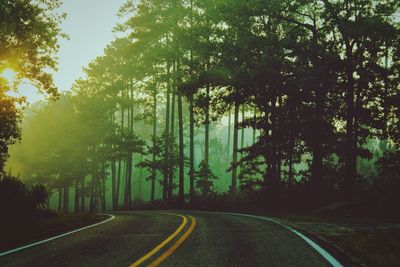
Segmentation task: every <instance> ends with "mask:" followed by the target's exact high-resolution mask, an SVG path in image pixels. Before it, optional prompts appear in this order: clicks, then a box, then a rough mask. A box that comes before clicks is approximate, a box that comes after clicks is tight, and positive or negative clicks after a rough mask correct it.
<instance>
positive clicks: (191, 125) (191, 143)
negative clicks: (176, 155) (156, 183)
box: [189, 93, 195, 201]
mask: <svg viewBox="0 0 400 267" xmlns="http://www.w3.org/2000/svg"><path fill="white" fill-rule="evenodd" d="M189 116H190V118H189V154H190V155H189V175H190V200H191V201H193V198H194V192H195V191H194V190H195V189H194V110H193V94H192V93H191V94H190V95H189Z"/></svg>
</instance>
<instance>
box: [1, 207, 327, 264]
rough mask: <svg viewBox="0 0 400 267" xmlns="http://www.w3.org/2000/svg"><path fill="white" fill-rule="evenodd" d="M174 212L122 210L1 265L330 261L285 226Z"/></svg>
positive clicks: (216, 215) (240, 218)
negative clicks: (126, 211)
mask: <svg viewBox="0 0 400 267" xmlns="http://www.w3.org/2000/svg"><path fill="white" fill-rule="evenodd" d="M174 213H175V214H180V215H183V217H184V218H183V217H179V216H177V215H174V214H166V213H163V212H157V211H138V212H129V213H117V214H114V215H115V219H114V220H112V221H110V222H107V223H105V224H102V225H99V226H96V227H93V228H90V229H86V230H83V231H81V232H77V233H74V234H71V235H68V236H65V237H62V238H59V239H56V240H53V241H50V242H48V243H45V244H41V245H38V246H35V247H32V248H28V249H25V250H23V251H19V252H16V253H13V254H10V255H6V256H3V257H0V266H2V267H6V266H96V267H97V266H125V267H126V266H130V265H132V264H133V263H135V262H136V263H138V260H139V259H141V258H142V262H141V265H140V266H147V265H149V264H152V263H153V266H156V265H157V264H158V263H161V264H160V266H185V267H186V266H307V267H308V266H329V264H328V263H327V262H326V261H325V259H324V258H323V257H322V256H320V255H319V254H318V253H317V252H316V251H315V250H314V249H313V248H312V247H311V246H309V245H308V244H307V243H306V242H304V240H302V239H301V238H299V237H298V236H296V235H295V234H294V233H292V232H290V231H288V230H287V229H285V228H283V227H282V226H280V225H277V224H274V223H271V222H268V221H265V220H260V219H257V218H250V217H244V216H237V215H229V214H222V213H211V212H188V211H181V212H176V211H175V212H174ZM190 216H191V217H190ZM173 233H174V234H175V235H174V234H173ZM168 238H169V239H168ZM166 239H167V240H166ZM149 252H150V253H149ZM146 255H147V256H146ZM143 256H145V257H144V258H143Z"/></svg>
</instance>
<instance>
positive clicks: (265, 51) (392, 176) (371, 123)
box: [0, 0, 400, 212]
mask: <svg viewBox="0 0 400 267" xmlns="http://www.w3.org/2000/svg"><path fill="white" fill-rule="evenodd" d="M17 2H18V1H17ZM22 2H23V1H22ZM22 2H21V3H22ZM39 2H42V4H46V3H47V5H49V6H48V8H49V9H48V10H54V9H56V8H57V5H58V4H59V3H58V2H57V1H39ZM23 3H25V2H23ZM52 3H53V4H52ZM0 5H3V4H0ZM21 5H22V4H21ZM25 5H28V4H26V3H25ZM12 8H16V7H15V6H14V7H9V9H4V10H9V11H10V10H12ZM0 10H1V11H0V12H3V9H0ZM44 10H46V9H41V11H42V13H39V15H37V16H38V17H37V18H30V19H32V20H38V21H37V23H43V25H42V28H46V29H47V32H43V34H42V35H43V36H40V37H39V38H37V33H30V32H29V28H27V29H24V28H23V27H22V26H21V33H19V32H18V34H17V35H15V36H14V35H13V34H11V33H8V32H7V30H9V29H8V28H5V27H3V26H1V28H0V31H1V35H0V41H1V44H3V43H6V44H7V42H8V44H9V45H8V46H7V45H6V46H3V45H2V46H1V47H0V70H1V69H5V68H6V66H10V65H11V63H12V64H14V65H15V68H16V69H17V70H18V75H19V76H20V78H21V79H24V78H25V79H30V80H31V81H33V82H34V83H36V85H37V86H38V87H39V88H41V90H42V91H44V92H45V93H47V94H48V95H49V96H50V98H51V99H49V100H48V101H42V102H38V103H35V104H34V105H31V106H30V107H29V108H27V109H25V110H23V111H22V110H21V109H20V108H19V105H20V104H19V103H20V101H22V100H20V99H18V98H13V97H9V96H7V95H6V92H7V91H8V90H9V89H10V88H9V85H8V84H7V81H5V80H0V82H1V83H0V85H1V90H0V93H1V95H0V101H1V110H0V119H1V144H0V148H1V151H2V154H1V159H0V167H1V168H3V169H4V172H3V174H2V181H3V182H4V181H5V180H6V179H11V178H10V177H11V176H15V177H18V178H20V179H21V180H23V181H24V182H25V183H27V184H28V185H35V184H40V185H44V186H45V187H46V188H47V190H48V191H49V193H50V194H51V198H50V200H51V201H50V204H49V203H48V202H46V203H47V204H46V205H50V206H51V207H52V208H53V209H57V210H59V211H64V212H68V211H75V212H79V211H87V210H89V211H98V210H108V209H113V210H117V209H132V208H138V207H177V206H179V207H182V206H185V205H187V206H190V205H192V206H193V207H199V208H210V207H217V208H218V207H219V208H226V207H233V206H234V207H237V208H244V209H245V208H255V207H259V208H265V209H268V208H279V209H287V208H296V209H299V208H304V209H309V208H316V207H321V206H324V205H330V204H332V203H339V202H345V203H350V202H354V201H355V200H357V201H360V199H362V200H365V199H368V201H367V202H368V203H376V202H379V201H382V203H388V202H394V201H395V200H399V196H398V190H399V189H400V152H399V145H400V131H399V129H400V121H399V118H400V95H399V93H400V85H399V84H400V83H399V82H400V75H399V74H400V35H399V33H400V23H399V20H400V17H399V16H400V15H399V14H400V12H399V11H400V5H399V2H398V1H397V0H379V1H375V0H362V1H360V0H337V1H331V0H321V1H313V0H302V1H280V0H271V1H262V0H251V1H241V0H168V1H165V0H140V1H127V2H126V4H124V5H123V6H122V7H121V8H120V11H119V16H120V20H121V23H120V24H118V25H116V26H115V28H114V30H115V32H116V33H117V36H119V37H118V38H116V39H115V40H114V41H113V42H112V43H110V44H109V45H108V46H107V48H106V49H105V50H104V54H103V55H101V56H99V57H97V58H96V59H95V60H94V61H93V62H91V63H90V64H89V65H88V66H87V67H85V69H84V72H85V76H84V77H82V78H81V79H78V80H76V81H75V83H74V85H73V87H72V88H71V90H70V91H68V92H64V93H62V94H57V92H56V89H55V88H54V87H53V85H52V81H51V76H49V74H47V73H46V69H47V68H49V67H50V68H51V67H55V62H53V61H54V57H52V55H53V53H54V52H55V51H56V50H57V38H60V37H63V34H62V33H61V32H60V29H59V28H58V26H57V25H58V23H59V19H58V18H59V17H62V16H56V15H47V17H43V16H44V14H47V13H45V11H44ZM10 12H11V11H10ZM27 14H28V13H27ZM27 14H25V15H27ZM29 14H36V13H32V12H29ZM22 15H24V14H22ZM1 17H3V16H1ZM27 19H29V18H26V20H27ZM1 20H2V19H1ZM40 20H42V21H40ZM22 21H23V20H22ZM0 25H3V24H0ZM14 25H16V26H15V27H17V28H18V27H19V26H18V21H16V22H15V24H14ZM10 31H12V29H10ZM9 36H12V38H9ZM30 37H32V38H30ZM38 40H39V41H38ZM20 42H22V43H21V44H20ZM25 42H26V43H27V42H31V43H30V44H28V45H26V44H25ZM15 46H18V47H20V48H21V49H19V50H16V49H15ZM27 46H28V47H31V48H32V49H30V50H26V51H25V50H24V49H26V47H27ZM35 51H36V52H37V53H36V54H35ZM17 52H18V53H17ZM14 54H16V55H19V56H21V55H22V57H21V58H19V59H18V61H16V62H14V61H13V60H11V58H13V57H9V58H8V59H7V57H6V56H7V55H14ZM3 88H4V89H3ZM53 98H56V99H53ZM22 115H23V118H22ZM19 127H20V128H21V129H22V133H21V132H20V130H19ZM19 138H21V141H20V142H17V143H16V141H17V139H19ZM13 143H16V144H14V145H12V146H11V147H10V149H9V151H8V149H7V148H8V146H10V145H11V144H13ZM8 154H10V157H9V158H8ZM7 158H8V161H7ZM6 161H7V163H6ZM7 177H8V178H7ZM36 187H38V186H36ZM39 188H40V192H41V195H43V194H44V193H43V192H42V191H43V188H42V187H40V186H39ZM42 202H44V201H42ZM42 202H41V203H42ZM385 205H386V204H385Z"/></svg>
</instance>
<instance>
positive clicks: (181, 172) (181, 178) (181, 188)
mask: <svg viewBox="0 0 400 267" xmlns="http://www.w3.org/2000/svg"><path fill="white" fill-rule="evenodd" d="M179 63H180V62H179V60H178V62H177V72H178V75H180V65H179ZM179 82H180V81H179V78H178V84H179ZM178 84H177V85H178ZM177 92H178V125H179V127H178V129H179V130H178V131H179V134H178V135H179V193H178V202H179V203H180V204H181V205H182V204H183V203H184V201H185V185H184V182H185V180H184V175H185V174H184V171H185V162H184V160H185V155H184V151H183V148H184V147H183V110H182V92H181V90H179V89H178V88H177Z"/></svg>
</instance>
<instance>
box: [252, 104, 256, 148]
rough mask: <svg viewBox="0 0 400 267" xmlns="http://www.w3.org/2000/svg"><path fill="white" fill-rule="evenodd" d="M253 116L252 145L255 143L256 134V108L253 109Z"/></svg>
mask: <svg viewBox="0 0 400 267" xmlns="http://www.w3.org/2000/svg"><path fill="white" fill-rule="evenodd" d="M253 112H254V114H253V120H254V122H253V142H252V143H253V145H254V144H255V143H256V132H257V108H254V111H253Z"/></svg>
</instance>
